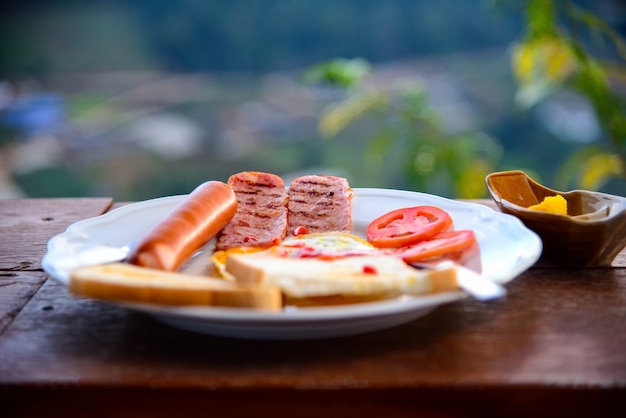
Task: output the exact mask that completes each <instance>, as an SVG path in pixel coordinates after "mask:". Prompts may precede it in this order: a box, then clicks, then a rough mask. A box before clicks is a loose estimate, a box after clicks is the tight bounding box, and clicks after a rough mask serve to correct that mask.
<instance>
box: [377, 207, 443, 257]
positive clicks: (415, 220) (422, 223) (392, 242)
mask: <svg viewBox="0 0 626 418" xmlns="http://www.w3.org/2000/svg"><path fill="white" fill-rule="evenodd" d="M451 225H452V218H451V217H450V215H449V214H448V212H446V211H445V210H443V209H439V208H437V207H435V206H414V207H411V208H403V209H396V210H392V211H391V212H387V213H386V214H384V215H382V216H380V217H378V218H376V219H374V220H373V221H372V222H370V224H369V225H368V226H367V230H366V235H367V240H368V241H369V242H370V243H371V244H372V245H374V246H376V247H379V248H394V247H395V248H397V247H404V246H406V245H410V244H414V243H417V242H419V241H422V240H424V239H428V238H430V237H432V236H434V235H436V234H438V233H440V232H443V231H445V230H446V229H448V228H449V227H450V226H451Z"/></svg>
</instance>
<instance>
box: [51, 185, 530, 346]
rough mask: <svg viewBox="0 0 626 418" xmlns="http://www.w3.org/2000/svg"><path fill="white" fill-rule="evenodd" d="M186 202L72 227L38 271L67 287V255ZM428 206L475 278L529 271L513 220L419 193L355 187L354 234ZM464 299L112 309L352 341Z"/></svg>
mask: <svg viewBox="0 0 626 418" xmlns="http://www.w3.org/2000/svg"><path fill="white" fill-rule="evenodd" d="M184 197H185V196H170V197H164V198H159V199H153V200H147V201H143V202H139V203H134V204H130V205H127V206H123V207H120V208H118V209H115V210H113V211H111V212H108V213H106V214H104V215H101V216H97V217H95V218H90V219H86V220H83V221H80V222H76V223H75V224H73V225H71V226H70V227H69V228H68V229H67V230H66V231H65V232H63V233H62V234H59V235H57V236H55V237H53V238H52V239H51V240H50V241H49V243H48V252H47V254H46V256H45V257H44V259H43V261H42V265H43V268H44V270H45V271H46V272H47V273H48V274H50V275H51V276H52V277H53V278H55V279H57V280H59V281H60V282H62V283H64V284H67V283H68V280H69V271H68V270H67V268H65V267H64V263H63V262H64V261H65V260H67V257H76V256H77V255H79V254H80V253H82V252H84V251H86V250H89V249H93V248H94V247H96V246H102V245H110V246H112V247H122V246H124V245H127V244H129V243H131V242H133V241H135V240H137V239H138V238H139V237H141V236H142V235H143V234H144V233H145V232H146V231H147V230H148V229H149V228H150V227H151V226H152V225H153V224H154V223H155V222H157V221H158V220H159V219H160V218H161V217H163V216H164V215H165V214H167V212H168V211H169V210H171V209H172V208H173V207H174V206H175V205H176V204H177V203H179V202H180V201H181V200H182V199H183V198H184ZM417 205H433V206H438V207H440V208H442V209H444V210H446V211H447V212H448V213H450V215H451V216H452V218H453V221H454V225H455V229H472V230H473V231H474V232H475V234H476V238H477V240H478V244H479V248H480V255H479V256H477V257H480V260H477V261H478V262H479V264H480V265H481V266H482V273H483V275H484V276H486V277H487V278H489V279H491V280H493V281H495V282H498V283H506V282H508V281H510V280H512V279H513V278H515V277H516V276H518V275H519V274H520V273H522V272H523V271H524V270H526V269H527V268H529V267H530V266H532V265H533V264H534V263H535V262H536V261H537V260H538V258H539V256H540V255H541V250H542V245H541V240H540V239H539V237H538V236H537V235H536V234H535V233H534V232H532V231H530V230H529V229H527V228H526V227H525V226H524V225H523V224H522V223H521V222H520V221H519V220H518V219H517V218H515V217H513V216H510V215H506V214H503V213H500V212H496V211H494V210H492V209H490V208H488V207H486V206H482V205H477V204H471V203H463V202H457V201H453V200H449V199H445V198H442V197H438V196H433V195H429V194H424V193H418V192H409V191H400V190H386V189H358V188H357V189H354V200H353V211H352V218H353V232H354V233H356V234H359V235H362V236H363V235H364V232H365V228H366V226H367V224H368V223H369V222H370V221H372V220H373V219H375V218H376V217H378V216H380V215H382V214H383V213H386V212H388V211H390V210H393V209H397V208H402V207H410V206H417ZM463 297H466V294H465V293H464V292H460V291H459V292H446V293H440V294H436V295H426V296H419V297H409V296H403V297H400V298H397V299H392V300H386V301H379V302H371V303H362V304H354V305H347V306H336V307H311V308H286V309H285V310H284V311H282V312H278V313H266V312H258V311H253V310H246V309H234V308H233V309H228V308H211V307H206V308H203V307H163V306H155V305H149V304H139V303H119V304H118V305H121V306H124V307H127V308H130V309H134V310H137V311H141V312H145V313H147V314H150V315H152V316H154V317H155V318H157V319H159V320H161V321H163V322H166V323H168V324H170V325H173V326H176V327H179V328H183V329H186V330H190V331H195V332H200V333H206V334H214V335H221V336H229V337H238V338H255V339H309V338H311V339H312V338H324V337H334V336H343V335H351V334H357V333H363V332H369V331H375V330H380V329H383V328H388V327H392V326H395V325H400V324H403V323H406V322H409V321H412V320H414V319H416V318H418V317H420V316H422V315H424V314H426V313H428V312H430V311H431V310H432V309H434V308H436V307H437V306H439V305H441V304H443V303H448V302H452V301H455V300H459V299H461V298H463Z"/></svg>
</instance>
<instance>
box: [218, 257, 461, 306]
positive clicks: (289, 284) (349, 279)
mask: <svg viewBox="0 0 626 418" xmlns="http://www.w3.org/2000/svg"><path fill="white" fill-rule="evenodd" d="M226 271H227V272H228V273H230V274H231V275H232V276H234V278H235V282H236V283H242V284H247V285H258V286H270V287H278V288H280V289H281V290H282V292H283V294H284V296H285V297H286V298H288V299H291V300H293V299H305V298H318V297H329V296H342V297H346V298H357V299H363V298H365V299H380V298H388V297H395V296H399V295H403V294H408V295H423V294H427V293H436V292H442V291H452V290H458V289H459V286H458V283H457V272H456V268H454V267H450V268H446V269H441V270H418V269H415V268H413V267H410V266H408V265H407V264H406V263H404V261H402V260H401V259H399V258H397V257H395V256H392V255H386V254H366V255H358V256H347V257H338V258H334V259H332V258H331V259H320V258H295V257H284V256H281V255H280V252H279V251H276V249H270V250H266V251H262V252H257V253H248V254H232V255H230V256H229V257H228V259H227V260H226Z"/></svg>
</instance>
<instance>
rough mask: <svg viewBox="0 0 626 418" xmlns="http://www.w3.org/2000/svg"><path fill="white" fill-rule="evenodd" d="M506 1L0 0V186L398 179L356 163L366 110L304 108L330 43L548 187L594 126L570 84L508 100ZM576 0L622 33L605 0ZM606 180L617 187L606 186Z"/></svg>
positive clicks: (130, 193)
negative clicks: (414, 86) (522, 107)
mask: <svg viewBox="0 0 626 418" xmlns="http://www.w3.org/2000/svg"><path fill="white" fill-rule="evenodd" d="M517 3H519V2H516V1H511V2H506V1H499V2H488V1H482V0H471V1H470V0H468V1H455V0H439V1H438V2H431V1H426V0H413V1H411V0H386V1H384V2H383V1H368V0H339V1H330V0H319V1H306V0H293V1H279V0H256V1H255V0H248V1H246V0H231V1H228V2H223V1H217V0H209V1H202V0H186V1H167V2H154V1H149V0H135V1H122V0H113V1H104V0H101V1H90V2H77V1H72V0H66V1H60V0H56V1H54V0H52V1H47V2H40V1H21V2H12V3H9V4H3V6H0V9H1V11H2V12H1V13H0V167H1V169H0V197H2V195H3V194H4V196H9V197H10V196H20V195H22V196H23V195H26V196H93V195H107V196H113V197H114V198H115V199H117V200H135V199H145V198H151V197H156V196H162V195H167V194H178V193H186V192H188V191H189V190H190V189H191V188H193V187H194V186H195V185H196V184H198V183H199V182H201V181H204V180H206V179H219V180H225V179H226V178H227V177H228V176H229V175H230V174H232V173H234V172H237V171H241V170H265V171H271V172H275V173H278V174H281V175H284V176H286V177H289V176H291V175H295V174H297V173H301V172H311V171H325V172H335V173H340V174H341V175H345V176H346V177H348V178H349V180H350V182H351V184H352V185H353V186H354V187H396V188H403V187H405V186H406V182H404V181H403V178H402V173H400V172H398V171H397V170H395V169H394V167H393V162H391V163H390V164H388V165H387V166H384V167H373V166H367V165H364V162H363V160H362V158H361V155H362V154H363V149H364V148H365V146H366V144H365V138H366V137H367V135H368V133H370V127H369V125H368V124H367V122H365V123H361V124H357V125H356V126H354V127H352V128H351V129H349V130H347V131H346V132H344V133H342V135H341V137H340V138H335V139H332V140H323V139H321V138H320V135H319V134H318V132H317V128H316V124H317V118H318V116H319V114H320V112H321V110H322V109H324V107H325V106H327V105H328V104H329V103H331V102H333V101H335V100H337V99H340V98H341V97H340V93H339V92H337V91H334V90H332V89H328V88H324V87H320V86H310V85H306V84H304V83H303V82H302V80H301V74H302V72H303V71H304V70H305V69H306V68H307V67H309V66H311V65H313V64H316V63H318V62H321V61H324V60H329V59H333V58H336V57H345V58H354V57H359V58H364V59H366V60H368V61H369V62H371V63H372V64H373V65H374V71H373V74H374V78H375V80H376V83H379V84H381V85H389V84H392V83H402V82H418V83H420V84H422V85H423V86H424V88H425V89H426V90H427V91H428V95H429V98H430V101H431V105H432V107H433V109H434V110H435V111H436V112H438V113H439V114H440V115H441V117H442V119H443V120H444V122H445V125H446V129H448V130H449V131H451V132H454V131H458V132H461V131H484V132H486V133H488V134H489V135H491V136H493V137H494V138H497V139H498V140H499V141H500V142H501V144H502V147H503V149H504V152H503V156H502V161H501V167H502V168H503V169H506V168H523V169H527V170H529V171H531V172H532V173H536V174H537V175H538V176H539V178H540V179H543V180H544V181H546V182H547V183H548V184H549V182H550V181H551V179H552V176H553V175H554V171H555V169H556V166H557V165H558V164H559V163H560V162H562V161H563V159H564V158H565V155H567V153H568V152H570V151H574V150H576V149H577V148H578V147H580V146H581V145H582V144H586V143H589V142H593V141H595V140H597V137H598V135H599V132H598V127H597V122H596V121H595V120H594V118H593V115H592V114H591V112H590V109H589V107H588V105H587V104H586V103H585V102H584V101H581V100H579V99H578V98H577V97H571V96H568V95H561V96H557V97H555V99H554V100H552V101H550V102H549V103H546V104H545V105H544V106H541V107H539V108H537V109H536V110H534V111H533V112H532V113H530V114H527V113H522V112H520V111H519V110H518V109H517V108H516V106H515V104H514V103H513V96H514V90H515V86H514V83H513V79H512V75H511V69H510V64H509V60H510V50H509V48H510V45H511V43H512V42H513V41H514V40H515V39H517V38H518V37H519V36H520V32H521V25H522V23H521V16H520V14H519V13H518V10H517V9H516V8H515V5H516V4H517ZM587 3H589V4H590V5H593V6H594V7H595V8H596V9H597V11H598V12H599V13H601V14H602V15H603V16H605V17H606V19H607V20H608V21H610V23H611V24H612V25H613V26H614V27H616V28H618V29H619V30H622V31H624V29H625V28H626V18H625V15H626V12H625V10H624V7H623V6H622V5H621V3H619V2H617V1H606V2H600V3H601V4H600V5H596V4H595V3H594V2H587ZM494 4H495V5H494ZM3 185H4V186H3ZM2 190H4V192H3V191H2ZM424 191H426V192H429V193H438V194H445V191H442V190H437V189H433V190H424ZM606 191H608V192H612V193H617V194H623V195H624V194H626V190H625V185H624V183H623V182H613V183H611V184H608V185H607V186H606Z"/></svg>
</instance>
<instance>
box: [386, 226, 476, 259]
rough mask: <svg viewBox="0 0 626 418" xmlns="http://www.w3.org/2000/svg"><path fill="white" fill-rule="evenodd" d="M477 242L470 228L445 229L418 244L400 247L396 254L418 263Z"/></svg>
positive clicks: (465, 247) (463, 248) (460, 249)
mask: <svg viewBox="0 0 626 418" xmlns="http://www.w3.org/2000/svg"><path fill="white" fill-rule="evenodd" d="M475 242H476V236H475V235H474V231H471V230H468V229H466V230H460V231H445V232H441V233H439V234H437V235H435V236H434V237H432V238H430V239H428V240H425V241H422V242H419V243H417V244H414V245H409V246H406V247H403V248H398V249H397V250H396V251H395V252H394V254H395V255H397V256H399V257H401V258H402V259H403V260H404V261H405V262H407V263H417V262H420V261H426V260H430V259H433V258H438V257H441V256H444V255H446V254H449V253H452V252H455V251H463V250H465V249H467V248H469V247H471V246H472V245H473V244H474V243H475Z"/></svg>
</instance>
